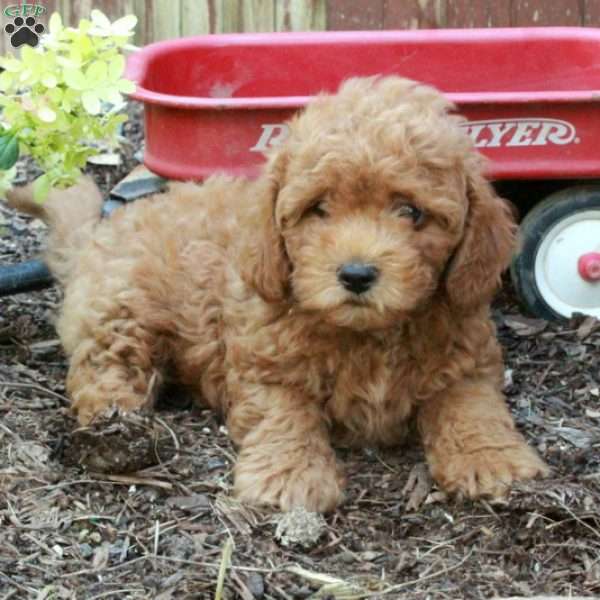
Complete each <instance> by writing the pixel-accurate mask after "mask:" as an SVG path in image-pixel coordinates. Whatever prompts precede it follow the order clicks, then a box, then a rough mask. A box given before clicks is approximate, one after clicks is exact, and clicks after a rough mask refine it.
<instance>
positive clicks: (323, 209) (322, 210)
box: [308, 200, 329, 219]
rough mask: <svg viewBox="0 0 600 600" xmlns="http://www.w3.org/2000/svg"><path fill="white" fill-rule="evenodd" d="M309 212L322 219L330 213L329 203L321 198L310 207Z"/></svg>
mask: <svg viewBox="0 0 600 600" xmlns="http://www.w3.org/2000/svg"><path fill="white" fill-rule="evenodd" d="M308 214H309V215H315V216H317V217H319V218H320V219H324V218H325V217H328V216H329V213H328V212H327V204H326V203H325V200H321V201H320V202H317V203H316V204H313V205H312V206H311V207H310V208H309V209H308Z"/></svg>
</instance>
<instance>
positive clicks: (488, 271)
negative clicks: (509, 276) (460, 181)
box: [446, 162, 516, 312]
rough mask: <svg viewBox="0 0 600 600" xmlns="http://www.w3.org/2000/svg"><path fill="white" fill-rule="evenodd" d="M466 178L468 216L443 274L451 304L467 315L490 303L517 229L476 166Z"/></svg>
mask: <svg viewBox="0 0 600 600" xmlns="http://www.w3.org/2000/svg"><path fill="white" fill-rule="evenodd" d="M471 167H472V169H471V172H470V173H468V175H467V196H468V201H469V208H468V214H467V217H466V223H465V228H464V233H463V239H462V241H461V243H460V245H459V247H458V248H457V250H456V251H455V253H454V256H453V257H452V259H451V261H450V264H449V266H448V269H447V272H446V291H447V294H448V298H449V300H450V303H451V304H452V305H453V306H454V307H455V308H458V309H459V310H462V311H465V312H468V311H471V310H474V309H476V308H478V307H479V306H481V305H482V304H486V303H488V302H490V300H491V299H492V296H493V294H494V292H495V291H496V289H497V288H498V287H499V285H500V277H501V275H502V272H503V271H504V270H505V269H506V267H507V266H508V264H509V262H510V257H511V253H512V250H513V246H514V241H515V233H516V225H515V222H514V220H513V217H512V214H511V210H510V208H509V206H508V203H507V202H505V201H504V200H502V199H501V198H499V197H498V196H497V195H496V193H495V192H494V189H493V188H492V186H491V184H490V183H489V182H488V181H487V180H486V179H485V178H484V177H483V175H482V174H481V167H480V164H479V162H477V163H476V164H473V165H471Z"/></svg>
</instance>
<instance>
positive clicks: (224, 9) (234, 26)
mask: <svg viewBox="0 0 600 600" xmlns="http://www.w3.org/2000/svg"><path fill="white" fill-rule="evenodd" d="M241 30H242V7H241V4H240V2H239V1H238V0H221V1H220V2H219V3H217V28H216V32H218V33H235V32H237V31H241Z"/></svg>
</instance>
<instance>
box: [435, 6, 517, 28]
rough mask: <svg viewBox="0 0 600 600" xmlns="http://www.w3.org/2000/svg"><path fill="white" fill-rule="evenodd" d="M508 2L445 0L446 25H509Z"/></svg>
mask: <svg viewBox="0 0 600 600" xmlns="http://www.w3.org/2000/svg"><path fill="white" fill-rule="evenodd" d="M509 26H510V2H508V1H505V2H497V1H496V0H478V1H476V2H474V1H473V0H447V4H446V27H509Z"/></svg>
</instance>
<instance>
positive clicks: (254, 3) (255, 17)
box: [242, 0, 277, 32]
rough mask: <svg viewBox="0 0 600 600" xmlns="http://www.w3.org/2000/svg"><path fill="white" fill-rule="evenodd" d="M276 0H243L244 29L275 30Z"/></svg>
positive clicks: (255, 30)
mask: <svg viewBox="0 0 600 600" xmlns="http://www.w3.org/2000/svg"><path fill="white" fill-rule="evenodd" d="M276 3H277V2H276V0H245V1H244V0H243V1H242V31H253V32H257V31H274V30H275V22H276V21H275V13H276Z"/></svg>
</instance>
